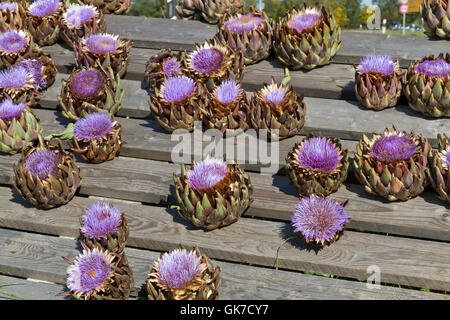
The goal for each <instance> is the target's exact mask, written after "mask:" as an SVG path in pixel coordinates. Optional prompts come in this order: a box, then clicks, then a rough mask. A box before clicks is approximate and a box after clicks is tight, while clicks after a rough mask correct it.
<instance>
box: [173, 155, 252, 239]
mask: <svg viewBox="0 0 450 320" xmlns="http://www.w3.org/2000/svg"><path fill="white" fill-rule="evenodd" d="M173 180H174V182H175V199H176V200H177V202H178V205H179V206H180V209H179V213H180V214H181V216H182V217H183V218H185V219H186V220H189V221H191V222H192V224H194V225H195V226H197V227H202V228H205V229H207V230H212V229H216V228H218V227H223V226H227V225H229V224H231V223H233V222H235V221H237V220H238V219H239V218H240V216H241V215H242V214H243V213H244V211H245V210H246V209H247V208H248V206H249V205H250V203H251V202H252V201H253V199H252V198H251V195H252V193H253V186H252V184H251V183H250V177H249V176H248V175H247V174H245V173H244V171H243V170H242V169H241V168H240V167H239V165H238V164H235V163H226V162H225V161H222V160H220V159H215V158H208V159H205V160H203V161H202V162H199V163H194V164H193V165H192V168H191V169H190V170H187V169H186V167H185V165H184V164H182V165H181V175H180V176H177V175H176V174H175V173H174V174H173Z"/></svg>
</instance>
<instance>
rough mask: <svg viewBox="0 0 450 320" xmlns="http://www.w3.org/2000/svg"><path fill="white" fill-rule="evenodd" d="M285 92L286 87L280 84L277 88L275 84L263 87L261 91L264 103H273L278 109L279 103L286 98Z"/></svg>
mask: <svg viewBox="0 0 450 320" xmlns="http://www.w3.org/2000/svg"><path fill="white" fill-rule="evenodd" d="M287 91H288V88H287V87H286V86H284V85H282V84H281V85H280V86H278V85H277V84H276V83H272V84H270V85H268V86H265V87H264V88H263V89H262V90H261V92H262V95H263V97H264V101H266V102H268V103H273V104H274V105H275V106H276V107H278V106H279V105H280V103H281V102H283V100H284V98H285V97H286V93H287Z"/></svg>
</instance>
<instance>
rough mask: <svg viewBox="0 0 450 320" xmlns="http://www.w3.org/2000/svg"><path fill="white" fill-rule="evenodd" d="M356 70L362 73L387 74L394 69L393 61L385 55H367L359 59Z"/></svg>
mask: <svg viewBox="0 0 450 320" xmlns="http://www.w3.org/2000/svg"><path fill="white" fill-rule="evenodd" d="M358 71H359V72H362V73H368V72H379V73H381V74H383V75H385V76H388V75H390V74H392V73H393V72H394V71H395V63H394V61H393V60H392V58H391V57H390V56H387V55H368V56H367V57H365V58H364V59H362V60H361V64H360V65H359V66H358Z"/></svg>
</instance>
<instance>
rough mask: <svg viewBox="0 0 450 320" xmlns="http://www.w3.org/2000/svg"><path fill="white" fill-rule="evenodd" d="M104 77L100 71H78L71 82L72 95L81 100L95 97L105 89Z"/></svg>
mask: <svg viewBox="0 0 450 320" xmlns="http://www.w3.org/2000/svg"><path fill="white" fill-rule="evenodd" d="M103 82H104V77H103V75H102V73H101V71H98V70H92V69H87V70H80V71H77V72H76V73H75V74H74V75H73V77H72V80H71V82H70V90H71V91H72V93H73V94H74V95H75V96H77V97H79V98H81V99H86V98H89V97H92V96H95V95H96V94H97V93H98V92H99V91H100V89H101V88H102V87H103Z"/></svg>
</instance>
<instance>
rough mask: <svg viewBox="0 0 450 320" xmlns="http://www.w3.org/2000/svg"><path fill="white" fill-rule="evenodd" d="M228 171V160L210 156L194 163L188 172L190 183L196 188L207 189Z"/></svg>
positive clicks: (220, 179)
mask: <svg viewBox="0 0 450 320" xmlns="http://www.w3.org/2000/svg"><path fill="white" fill-rule="evenodd" d="M227 173H228V168H227V164H226V162H224V161H222V160H220V159H215V158H208V159H205V160H203V161H202V162H200V163H197V164H196V165H194V167H193V168H192V169H190V170H189V171H188V173H187V178H188V183H189V185H190V186H191V187H192V188H194V189H195V190H205V189H209V188H212V187H214V186H215V185H216V184H217V183H219V182H220V181H222V180H223V179H224V178H225V176H226V175H227Z"/></svg>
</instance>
